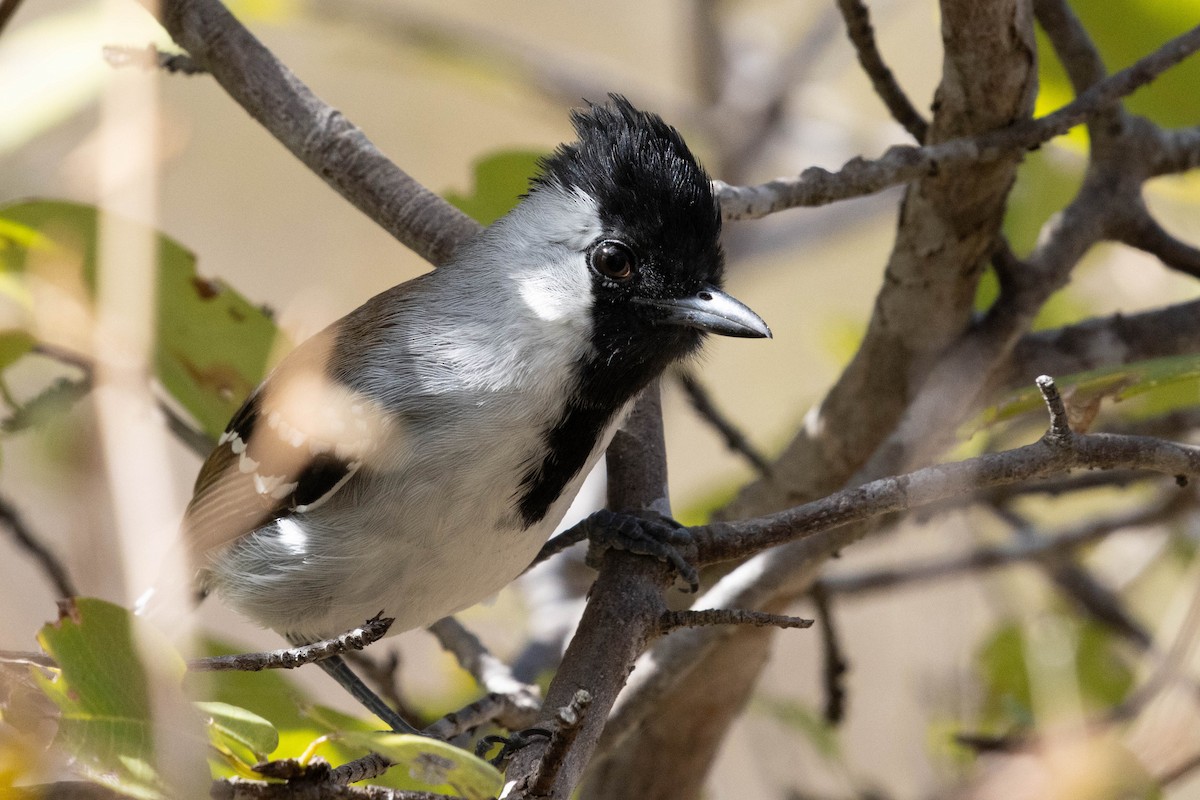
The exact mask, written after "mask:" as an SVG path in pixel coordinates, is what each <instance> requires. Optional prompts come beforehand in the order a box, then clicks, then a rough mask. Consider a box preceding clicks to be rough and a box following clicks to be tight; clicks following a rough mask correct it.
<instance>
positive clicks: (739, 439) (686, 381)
mask: <svg viewBox="0 0 1200 800" xmlns="http://www.w3.org/2000/svg"><path fill="white" fill-rule="evenodd" d="M675 377H676V378H677V379H678V381H679V385H680V386H681V387H683V391H684V393H685V394H686V395H687V398H688V402H690V403H691V404H692V408H693V409H695V410H696V413H697V414H699V415H700V418H701V419H702V420H704V421H705V422H707V423H708V424H709V425H711V426H712V428H713V429H714V430H715V431H717V433H719V434H721V437H722V438H723V439H724V440H725V446H726V447H728V448H729V449H730V450H732V451H733V452H735V453H737V454H738V455H740V456H741V457H742V458H744V459H746V460H747V461H749V462H750V465H751V466H753V467H754V469H756V470H757V471H758V473H759V474H760V475H764V476H767V475H770V474H771V464H770V462H769V461H767V459H766V458H765V457H764V456H763V454H762V453H760V452H759V451H758V449H757V448H755V446H754V445H753V444H751V443H750V440H749V439H748V438H747V437H746V435H745V434H744V433H742V430H741V429H740V428H739V427H738V426H737V425H736V424H734V423H733V421H732V420H730V419H729V418H728V417H727V416H725V415H724V414H723V413H721V410H720V409H719V408H717V405H716V403H714V402H713V399H712V396H711V395H710V394H709V393H708V389H707V388H705V386H704V384H703V383H701V382H700V379H699V378H697V377H696V376H695V374H694V373H692V371H691V370H688V369H683V368H680V369H678V370H675ZM539 556H540V554H539Z"/></svg>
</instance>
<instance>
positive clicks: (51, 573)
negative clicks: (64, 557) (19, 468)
mask: <svg viewBox="0 0 1200 800" xmlns="http://www.w3.org/2000/svg"><path fill="white" fill-rule="evenodd" d="M0 522H2V523H3V524H4V525H6V526H7V527H8V529H9V531H10V532H11V533H12V535H13V539H14V540H15V541H16V543H17V545H18V546H19V547H20V548H21V549H22V550H24V551H25V552H27V553H29V555H31V556H33V559H34V561H36V562H37V563H38V566H40V567H41V568H42V572H43V573H45V575H46V577H47V578H49V579H50V583H52V584H54V590H55V591H56V592H57V593H58V596H59V598H60V599H61V598H66V597H76V596H77V595H78V594H79V590H78V589H76V588H75V582H74V581H73V580H71V574H70V573H69V572H68V571H67V568H66V565H64V564H63V563H62V562H61V561H59V560H58V556H56V555H54V553H52V552H51V551H50V549H49V548H48V547H46V546H45V545H44V544H42V542H41V541H40V540H39V539H38V537H37V536H36V535H35V534H34V533H33V531H32V530H30V529H29V526H28V525H26V524H25V520H24V519H23V518H22V517H21V514H20V512H18V511H17V509H16V508H15V507H14V506H13V505H12V503H10V502H9V501H8V500H7V499H5V498H4V497H0Z"/></svg>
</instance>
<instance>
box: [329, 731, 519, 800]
mask: <svg viewBox="0 0 1200 800" xmlns="http://www.w3.org/2000/svg"><path fill="white" fill-rule="evenodd" d="M343 735H344V737H345V738H346V740H347V741H350V742H354V743H356V744H359V745H361V746H362V747H365V748H367V749H369V750H372V751H374V752H376V753H379V754H380V755H384V756H387V757H388V758H389V759H391V760H392V761H394V762H395V763H396V766H395V767H393V768H392V770H391V771H392V772H395V771H397V770H403V771H405V772H407V775H408V777H409V778H410V779H412V780H413V781H415V782H416V784H417V785H418V786H421V787H425V790H426V791H430V792H435V793H442V794H446V793H449V792H453V793H455V794H456V795H457V796H459V797H465V798H468V800H486V799H487V798H491V797H498V796H499V795H500V790H501V789H502V788H503V787H504V776H503V775H501V774H500V771H499V770H497V769H496V768H495V767H493V766H492V765H491V764H489V763H487V762H486V761H484V760H483V759H481V758H477V757H476V756H474V755H473V754H471V753H468V752H467V751H466V750H461V749H459V748H457V747H455V746H454V745H452V744H447V743H446V742H443V741H439V740H437V739H431V738H429V737H428V736H413V735H411V734H406V733H379V732H371V733H364V732H361V731H348V732H346V733H345V734H343Z"/></svg>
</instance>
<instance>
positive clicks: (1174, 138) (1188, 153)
mask: <svg viewBox="0 0 1200 800" xmlns="http://www.w3.org/2000/svg"><path fill="white" fill-rule="evenodd" d="M1196 167H1200V126H1196V127H1192V128H1181V129H1180V130H1174V131H1164V132H1162V133H1161V134H1160V135H1159V137H1158V148H1157V149H1156V151H1155V153H1154V154H1153V156H1152V163H1151V166H1150V170H1151V171H1150V174H1151V175H1167V174H1170V173H1174V172H1187V171H1188V170H1192V169H1195V168H1196Z"/></svg>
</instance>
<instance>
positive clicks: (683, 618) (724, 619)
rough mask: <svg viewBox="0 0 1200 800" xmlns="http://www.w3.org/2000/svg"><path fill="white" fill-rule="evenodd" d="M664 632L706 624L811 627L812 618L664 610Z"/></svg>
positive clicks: (719, 610)
mask: <svg viewBox="0 0 1200 800" xmlns="http://www.w3.org/2000/svg"><path fill="white" fill-rule="evenodd" d="M660 624H661V625H662V631H663V633H669V632H670V631H673V630H678V629H679V628H700V627H704V626H706V625H753V626H754V627H756V628H811V627H812V624H813V621H812V620H811V619H802V618H801V617H790V616H787V615H786V614H768V613H767V612H765V611H746V610H743V609H731V608H705V609H699V610H695V611H693V610H690V609H685V610H683V611H664V612H663V614H662V617H661V623H660Z"/></svg>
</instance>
